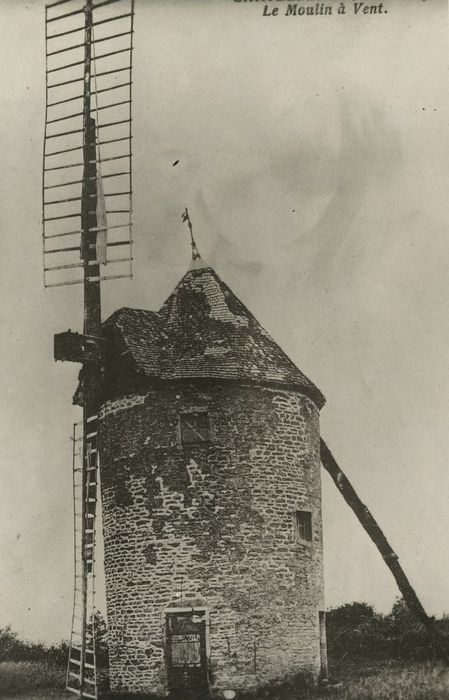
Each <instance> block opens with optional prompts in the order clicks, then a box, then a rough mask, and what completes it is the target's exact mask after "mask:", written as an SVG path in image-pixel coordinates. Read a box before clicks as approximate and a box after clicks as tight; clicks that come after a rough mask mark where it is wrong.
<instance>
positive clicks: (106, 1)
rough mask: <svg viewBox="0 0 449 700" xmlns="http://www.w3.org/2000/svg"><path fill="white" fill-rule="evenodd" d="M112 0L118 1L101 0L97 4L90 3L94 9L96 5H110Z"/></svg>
mask: <svg viewBox="0 0 449 700" xmlns="http://www.w3.org/2000/svg"><path fill="white" fill-rule="evenodd" d="M114 2H120V0H102V1H101V2H99V3H98V4H97V5H92V9H93V10H95V8H97V7H103V6H104V5H112V4H113V3H114Z"/></svg>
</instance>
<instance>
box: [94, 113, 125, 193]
mask: <svg viewBox="0 0 449 700" xmlns="http://www.w3.org/2000/svg"><path fill="white" fill-rule="evenodd" d="M115 123H117V122H115ZM105 126H111V125H110V124H106V125H105ZM129 174H130V172H129V170H125V171H124V172H122V173H111V174H108V175H102V176H101V179H102V180H106V178H108V177H120V176H121V175H129ZM87 179H88V180H96V179H97V178H96V176H95V177H94V176H92V177H88V178H87Z"/></svg>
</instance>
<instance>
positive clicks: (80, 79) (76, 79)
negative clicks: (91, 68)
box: [47, 27, 84, 90]
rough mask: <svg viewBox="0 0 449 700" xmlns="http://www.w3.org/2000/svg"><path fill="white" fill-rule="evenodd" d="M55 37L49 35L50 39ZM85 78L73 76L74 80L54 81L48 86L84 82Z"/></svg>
mask: <svg viewBox="0 0 449 700" xmlns="http://www.w3.org/2000/svg"><path fill="white" fill-rule="evenodd" d="M82 29H84V27H82ZM68 33H70V32H68ZM53 38H54V37H52V36H51V37H49V39H53ZM83 80H84V78H72V80H63V81H62V82H61V83H53V85H47V88H48V89H49V90H50V88H55V87H61V86H62V85H70V83H82V82H83Z"/></svg>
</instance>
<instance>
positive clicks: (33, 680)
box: [0, 661, 65, 697]
mask: <svg viewBox="0 0 449 700" xmlns="http://www.w3.org/2000/svg"><path fill="white" fill-rule="evenodd" d="M64 685H65V668H64V667H62V666H58V665H55V664H52V663H47V662H45V661H2V662H0V697H5V696H6V695H14V694H19V693H26V692H31V691H35V690H40V689H55V690H63V689H64Z"/></svg>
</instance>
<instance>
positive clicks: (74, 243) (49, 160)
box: [42, 0, 134, 287]
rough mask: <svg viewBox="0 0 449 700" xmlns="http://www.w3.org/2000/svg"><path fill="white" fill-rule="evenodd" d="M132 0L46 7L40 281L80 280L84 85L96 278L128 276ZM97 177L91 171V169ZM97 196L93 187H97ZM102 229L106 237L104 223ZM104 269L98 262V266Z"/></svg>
mask: <svg viewBox="0 0 449 700" xmlns="http://www.w3.org/2000/svg"><path fill="white" fill-rule="evenodd" d="M89 4H90V5H91V10H92V12H91V15H92V22H91V24H92V26H91V32H90V35H91V39H90V54H91V58H90V62H91V70H90V79H89V84H88V85H86V86H85V85H84V82H85V81H84V64H85V44H86V42H85V7H86V6H88V5H89ZM133 17H134V0H96V1H92V2H91V3H87V4H86V3H85V2H84V0H59V2H52V3H49V4H48V5H47V6H46V17H45V35H46V110H45V137H44V153H43V183H42V195H43V196H42V220H43V257H44V283H45V286H46V287H54V286H61V285H66V284H77V283H82V282H83V275H82V268H83V262H82V261H81V260H80V255H79V252H80V244H81V231H82V226H81V198H82V185H83V165H84V163H83V147H84V142H83V136H84V133H83V114H84V96H85V91H86V90H87V91H89V93H90V115H91V117H92V118H93V119H94V120H95V124H96V127H95V131H96V133H95V156H94V159H93V160H94V161H95V163H94V164H95V166H96V170H97V173H101V183H102V190H103V195H104V198H103V197H102V202H103V203H104V206H103V210H102V213H103V215H102V216H99V213H101V212H100V210H99V205H97V218H99V223H98V231H97V233H98V245H99V252H100V253H101V254H100V257H99V259H98V260H99V262H100V263H101V264H102V265H105V264H106V262H107V263H108V274H107V275H106V274H104V273H102V274H101V279H113V278H118V277H131V276H132V163H131V156H132V133H131V126H132V114H131V99H132V49H133ZM95 178H97V174H95ZM99 194H100V193H99ZM106 219H107V224H108V231H107V242H106V231H105V228H106V224H105V220H106ZM102 270H104V268H102Z"/></svg>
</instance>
